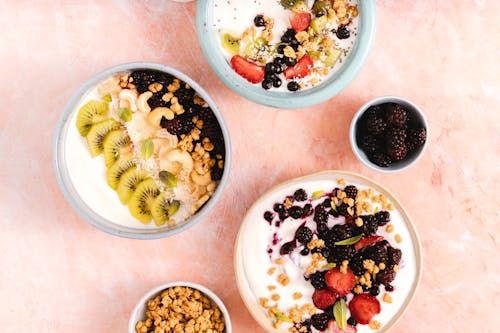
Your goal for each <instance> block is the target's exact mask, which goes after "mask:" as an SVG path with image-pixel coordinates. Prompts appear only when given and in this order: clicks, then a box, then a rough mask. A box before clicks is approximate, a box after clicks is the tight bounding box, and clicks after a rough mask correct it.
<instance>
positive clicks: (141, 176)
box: [116, 168, 148, 204]
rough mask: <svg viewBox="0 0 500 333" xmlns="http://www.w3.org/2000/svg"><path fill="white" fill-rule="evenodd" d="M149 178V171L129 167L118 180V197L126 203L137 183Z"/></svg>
mask: <svg viewBox="0 0 500 333" xmlns="http://www.w3.org/2000/svg"><path fill="white" fill-rule="evenodd" d="M147 178H148V173H147V172H146V171H145V170H142V169H136V168H129V169H128V170H127V171H125V172H124V173H123V174H122V175H121V177H120V181H119V182H118V187H117V188H116V192H118V197H119V198H120V201H121V202H122V203H123V204H126V203H127V202H128V200H129V199H130V197H131V196H132V194H133V193H134V191H135V190H136V188H137V185H139V183H141V182H142V181H144V180H146V179H147Z"/></svg>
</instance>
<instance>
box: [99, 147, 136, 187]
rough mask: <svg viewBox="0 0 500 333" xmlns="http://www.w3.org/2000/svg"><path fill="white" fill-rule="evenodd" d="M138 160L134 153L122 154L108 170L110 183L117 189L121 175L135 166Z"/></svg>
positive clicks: (107, 176) (107, 177)
mask: <svg viewBox="0 0 500 333" xmlns="http://www.w3.org/2000/svg"><path fill="white" fill-rule="evenodd" d="M136 165H137V162H136V160H135V158H134V156H133V155H132V154H124V155H121V156H120V157H119V158H118V160H117V161H116V162H115V164H113V165H112V166H111V167H110V168H109V169H108V171H107V172H106V180H107V182H108V185H109V186H110V187H111V188H112V189H113V190H116V188H117V187H118V183H119V182H120V178H121V176H122V175H123V174H124V173H125V171H127V170H128V169H130V168H132V167H135V166H136Z"/></svg>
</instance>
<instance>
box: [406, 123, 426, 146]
mask: <svg viewBox="0 0 500 333" xmlns="http://www.w3.org/2000/svg"><path fill="white" fill-rule="evenodd" d="M407 140H408V143H409V144H410V145H413V146H414V147H415V148H418V147H420V146H423V145H424V143H425V141H426V140H427V131H426V129H425V128H424V127H420V128H417V129H413V128H411V129H409V130H408V138H407Z"/></svg>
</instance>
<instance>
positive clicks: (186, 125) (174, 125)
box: [160, 117, 194, 135]
mask: <svg viewBox="0 0 500 333" xmlns="http://www.w3.org/2000/svg"><path fill="white" fill-rule="evenodd" d="M164 119H165V118H164V117H162V118H161V121H160V125H161V127H163V128H166V129H167V131H168V132H169V133H170V134H172V135H182V134H188V133H189V132H191V130H192V129H193V128H194V124H193V122H192V121H190V120H187V119H186V120H185V119H182V120H181V119H177V118H174V119H172V120H166V119H165V121H164Z"/></svg>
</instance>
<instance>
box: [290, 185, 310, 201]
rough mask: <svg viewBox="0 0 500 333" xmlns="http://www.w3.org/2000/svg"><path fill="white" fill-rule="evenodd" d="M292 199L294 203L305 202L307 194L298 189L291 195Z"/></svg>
mask: <svg viewBox="0 0 500 333" xmlns="http://www.w3.org/2000/svg"><path fill="white" fill-rule="evenodd" d="M293 198H294V199H295V200H296V201H305V200H307V193H306V191H305V190H304V189H302V188H299V189H298V190H297V191H295V192H294V193H293Z"/></svg>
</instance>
